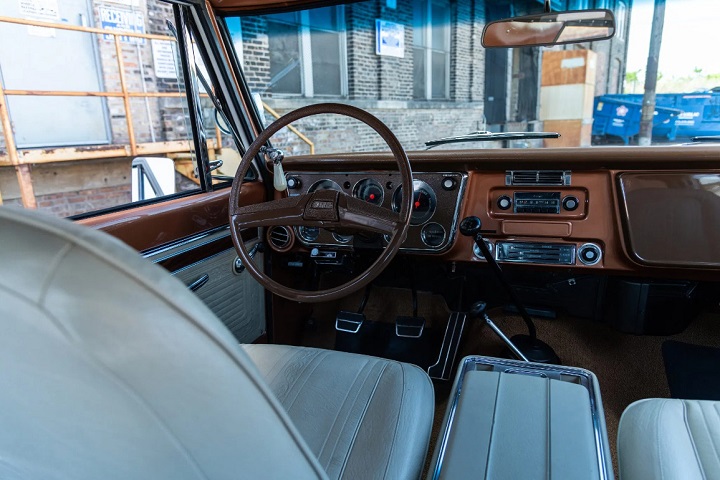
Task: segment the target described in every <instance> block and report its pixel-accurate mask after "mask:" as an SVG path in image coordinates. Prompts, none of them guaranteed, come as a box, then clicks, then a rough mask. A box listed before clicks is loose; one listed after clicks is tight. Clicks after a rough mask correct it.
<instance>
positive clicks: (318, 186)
mask: <svg viewBox="0 0 720 480" xmlns="http://www.w3.org/2000/svg"><path fill="white" fill-rule="evenodd" d="M318 190H336V191H338V192H340V191H341V190H342V189H341V188H340V185H338V184H337V183H335V182H333V181H332V180H328V179H325V180H319V181H317V182H315V183H313V184H312V186H311V187H310V188H309V189H308V193H312V192H316V191H318Z"/></svg>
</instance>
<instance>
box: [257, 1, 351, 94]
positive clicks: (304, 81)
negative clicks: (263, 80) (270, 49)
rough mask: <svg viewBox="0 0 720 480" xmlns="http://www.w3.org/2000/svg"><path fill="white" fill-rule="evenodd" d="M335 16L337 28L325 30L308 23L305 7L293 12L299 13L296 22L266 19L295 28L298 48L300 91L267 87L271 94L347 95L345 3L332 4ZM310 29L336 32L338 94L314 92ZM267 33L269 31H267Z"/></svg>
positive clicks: (308, 16)
mask: <svg viewBox="0 0 720 480" xmlns="http://www.w3.org/2000/svg"><path fill="white" fill-rule="evenodd" d="M325 8H334V9H335V16H336V22H337V30H327V29H323V28H317V27H312V26H311V25H310V13H309V11H308V10H307V9H305V10H301V11H298V12H294V13H296V14H299V19H298V21H297V22H292V23H291V22H287V21H284V20H275V19H268V20H267V22H268V23H271V22H272V23H280V24H283V25H291V26H294V27H296V28H297V35H298V47H299V48H298V50H299V54H300V58H299V60H300V92H298V93H294V92H276V91H273V90H272V87H269V88H268V90H269V91H270V92H271V93H272V94H273V96H278V97H281V98H283V97H285V98H292V97H305V98H345V97H347V96H348V62H347V57H348V55H347V30H346V28H345V5H334V6H331V7H325ZM311 30H322V31H327V32H332V33H337V34H338V50H339V54H340V55H339V57H340V94H339V95H334V94H320V95H316V94H315V85H314V83H315V82H314V80H313V62H312V60H313V58H312V43H311V42H312V34H311ZM268 35H269V33H268Z"/></svg>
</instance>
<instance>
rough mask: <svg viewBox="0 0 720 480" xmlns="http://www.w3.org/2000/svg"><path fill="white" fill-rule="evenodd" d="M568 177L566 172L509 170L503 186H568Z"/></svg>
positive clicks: (568, 173)
mask: <svg viewBox="0 0 720 480" xmlns="http://www.w3.org/2000/svg"><path fill="white" fill-rule="evenodd" d="M570 176H571V175H570V172H569V171H567V170H566V171H563V170H509V171H507V172H506V173H505V185H508V186H512V185H518V186H523V185H524V186H527V185H540V186H556V185H570Z"/></svg>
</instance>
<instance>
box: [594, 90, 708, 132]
mask: <svg viewBox="0 0 720 480" xmlns="http://www.w3.org/2000/svg"><path fill="white" fill-rule="evenodd" d="M642 99H643V96H642V95H640V94H621V95H602V96H600V97H596V98H595V113H594V115H593V116H594V122H593V135H594V136H598V137H604V136H607V135H614V136H618V137H620V138H622V139H623V141H624V142H625V143H626V144H627V143H629V141H630V138H631V137H633V136H635V135H637V134H638V133H639V132H640V112H641V110H642ZM711 135H720V91H717V89H713V90H711V91H708V92H696V93H659V94H657V96H656V100H655V120H654V122H653V136H654V137H665V138H667V139H668V140H671V141H674V140H675V139H676V138H677V137H683V138H689V137H694V136H711Z"/></svg>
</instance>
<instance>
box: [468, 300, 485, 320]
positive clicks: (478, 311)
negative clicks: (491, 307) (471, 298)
mask: <svg viewBox="0 0 720 480" xmlns="http://www.w3.org/2000/svg"><path fill="white" fill-rule="evenodd" d="M486 308H487V303H485V302H483V301H479V302H475V303H473V305H472V307H470V311H468V317H470V318H480V317H482V316H483V314H485V309H486Z"/></svg>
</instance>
